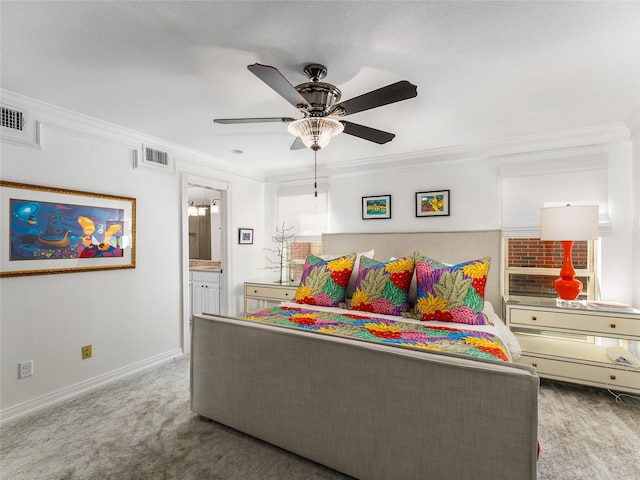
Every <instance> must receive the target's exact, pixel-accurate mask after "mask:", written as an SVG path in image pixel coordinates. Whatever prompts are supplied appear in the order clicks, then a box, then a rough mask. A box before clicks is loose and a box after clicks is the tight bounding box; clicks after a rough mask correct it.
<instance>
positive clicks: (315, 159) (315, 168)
mask: <svg viewBox="0 0 640 480" xmlns="http://www.w3.org/2000/svg"><path fill="white" fill-rule="evenodd" d="M313 188H315V190H316V191H315V193H314V196H315V197H317V196H318V150H314V151H313Z"/></svg>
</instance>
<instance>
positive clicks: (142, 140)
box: [0, 89, 265, 182]
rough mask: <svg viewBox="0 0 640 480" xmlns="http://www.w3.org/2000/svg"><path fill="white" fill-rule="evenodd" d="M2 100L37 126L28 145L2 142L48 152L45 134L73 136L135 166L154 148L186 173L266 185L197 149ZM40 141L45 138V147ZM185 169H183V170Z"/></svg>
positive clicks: (19, 100)
mask: <svg viewBox="0 0 640 480" xmlns="http://www.w3.org/2000/svg"><path fill="white" fill-rule="evenodd" d="M0 99H1V100H2V103H7V104H11V105H16V106H19V107H21V108H24V109H27V110H29V112H30V116H31V117H32V119H34V121H35V123H36V126H37V130H36V132H37V136H35V138H34V139H33V140H30V141H28V142H25V141H21V139H17V140H16V139H15V138H14V137H15V135H14V136H8V135H7V134H6V133H5V132H3V135H2V137H1V140H2V141H3V142H5V141H6V142H10V143H15V144H18V145H23V146H32V147H33V148H38V149H40V150H43V149H45V148H46V134H43V133H41V131H42V130H46V129H51V130H55V131H58V132H60V133H63V134H65V135H70V136H74V137H77V138H81V139H85V140H88V141H92V142H98V143H102V144H108V145H113V146H120V147H125V148H128V149H130V150H131V151H132V152H133V155H132V160H133V162H135V158H136V156H137V157H138V158H140V156H141V155H142V153H143V151H142V150H141V145H143V144H144V145H153V146H154V147H155V148H159V149H162V150H166V151H167V152H168V153H169V154H170V155H171V157H172V158H173V159H175V161H176V164H177V167H176V168H179V169H181V170H185V169H188V168H185V167H187V166H188V165H189V164H191V165H195V166H198V167H204V168H207V169H215V170H219V171H221V172H223V173H227V174H232V175H235V176H238V177H244V178H249V179H252V180H257V181H262V182H263V181H265V179H264V177H265V175H264V173H263V172H258V171H254V170H249V169H246V168H243V167H239V166H238V165H235V164H232V163H231V162H229V161H227V160H223V159H220V158H217V157H213V156H211V155H208V154H206V153H203V152H200V151H196V150H194V149H191V148H188V147H185V146H182V145H177V144H174V143H171V142H167V141H165V140H162V139H160V138H156V137H152V136H149V135H146V134H143V133H141V132H137V131H135V130H130V129H127V128H124V127H121V126H118V125H114V124H112V123H109V122H105V121H103V120H98V119H96V118H93V117H89V116H87V115H83V114H81V113H78V112H74V111H72V110H67V109H65V108H62V107H58V106H56V105H51V104H49V103H45V102H42V101H40V100H36V99H33V98H29V97H26V96H24V95H21V94H18V93H15V92H11V91H8V90H3V89H0ZM41 137H44V145H43V141H42V140H41ZM180 167H182V168H180Z"/></svg>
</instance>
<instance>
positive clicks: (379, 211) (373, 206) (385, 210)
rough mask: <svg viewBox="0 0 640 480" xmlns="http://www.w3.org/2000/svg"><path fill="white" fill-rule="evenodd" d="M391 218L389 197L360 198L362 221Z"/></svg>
mask: <svg viewBox="0 0 640 480" xmlns="http://www.w3.org/2000/svg"><path fill="white" fill-rule="evenodd" d="M381 218H391V195H374V196H371V197H362V219H363V220H374V219H376V220H377V219H381Z"/></svg>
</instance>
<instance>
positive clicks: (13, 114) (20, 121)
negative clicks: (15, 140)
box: [0, 105, 25, 132]
mask: <svg viewBox="0 0 640 480" xmlns="http://www.w3.org/2000/svg"><path fill="white" fill-rule="evenodd" d="M0 109H1V110H2V126H3V127H7V128H10V129H11V130H17V131H19V132H22V131H23V130H24V126H25V118H24V112H21V111H20V110H15V109H12V108H9V107H5V106H4V105H0Z"/></svg>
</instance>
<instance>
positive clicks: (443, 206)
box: [416, 190, 451, 217]
mask: <svg viewBox="0 0 640 480" xmlns="http://www.w3.org/2000/svg"><path fill="white" fill-rule="evenodd" d="M450 206H451V201H450V199H449V190H434V191H432V192H416V217H442V216H449V212H450Z"/></svg>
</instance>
